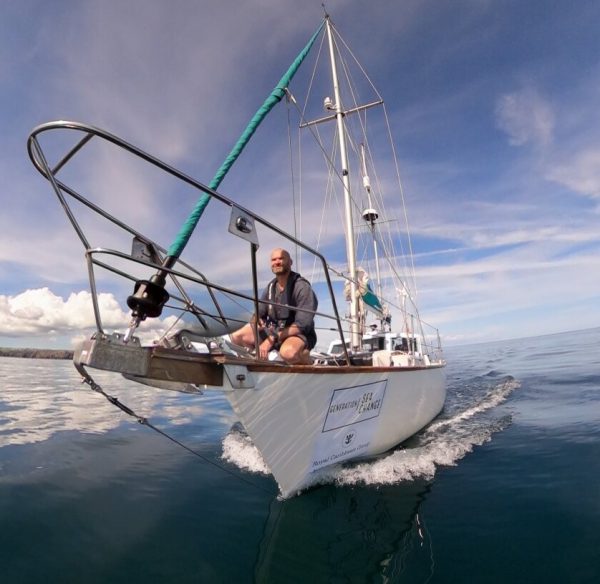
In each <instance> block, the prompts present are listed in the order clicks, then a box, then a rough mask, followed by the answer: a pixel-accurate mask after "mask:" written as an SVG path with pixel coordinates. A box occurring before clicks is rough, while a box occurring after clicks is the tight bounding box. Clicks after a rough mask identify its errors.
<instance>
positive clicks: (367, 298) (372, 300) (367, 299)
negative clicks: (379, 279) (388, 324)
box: [362, 282, 383, 314]
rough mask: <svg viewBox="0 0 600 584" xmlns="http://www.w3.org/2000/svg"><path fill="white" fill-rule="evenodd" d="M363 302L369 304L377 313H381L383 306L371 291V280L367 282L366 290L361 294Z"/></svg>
mask: <svg viewBox="0 0 600 584" xmlns="http://www.w3.org/2000/svg"><path fill="white" fill-rule="evenodd" d="M362 299H363V302H364V303H365V304H366V305H367V306H369V307H370V308H371V309H372V310H374V311H375V312H377V313H378V314H383V306H381V302H380V300H379V298H377V296H376V295H375V293H374V292H373V289H372V288H371V282H367V286H366V290H365V291H364V293H363V294H362Z"/></svg>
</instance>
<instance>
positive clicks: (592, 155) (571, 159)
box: [547, 148, 600, 199]
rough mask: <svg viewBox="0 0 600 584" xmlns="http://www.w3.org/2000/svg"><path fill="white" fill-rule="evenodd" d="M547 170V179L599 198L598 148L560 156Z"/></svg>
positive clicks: (599, 165) (599, 151) (599, 150)
mask: <svg viewBox="0 0 600 584" xmlns="http://www.w3.org/2000/svg"><path fill="white" fill-rule="evenodd" d="M560 160H561V162H560V163H557V164H556V165H555V166H552V167H551V168H549V169H548V171H547V177H548V179H549V180H552V181H555V182H557V183H559V184H562V185H564V186H566V187H568V188H569V189H571V190H573V191H575V192H576V193H580V194H582V195H587V196H590V197H592V198H595V199H598V198H600V149H599V148H590V149H586V150H583V151H580V152H576V153H573V154H571V155H570V156H568V157H567V158H566V159H565V158H564V157H561V158H560Z"/></svg>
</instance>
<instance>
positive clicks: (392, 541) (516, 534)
mask: <svg viewBox="0 0 600 584" xmlns="http://www.w3.org/2000/svg"><path fill="white" fill-rule="evenodd" d="M599 349H600V329H590V330H586V331H578V332H571V333H561V334H557V335H550V336H544V337H536V338H527V339H519V340H512V341H503V342H497V343H487V344H481V345H471V346H466V347H457V348H451V349H449V350H447V355H446V356H447V359H448V361H449V365H448V398H447V402H446V405H445V408H444V411H443V412H442V414H441V415H440V417H438V418H437V419H436V420H435V421H434V422H433V423H432V424H431V425H430V426H429V427H428V428H426V429H425V430H424V431H422V432H421V433H420V434H419V435H417V436H415V437H413V438H412V439H410V440H409V441H408V442H407V443H405V444H404V445H402V447H400V448H397V449H395V450H394V451H393V452H390V453H387V454H386V455H384V456H382V457H380V458H379V459H377V460H375V461H370V462H368V463H360V464H351V465H347V466H343V467H340V468H336V469H333V470H332V471H331V472H330V473H329V474H328V476H327V477H326V484H324V485H322V486H319V487H317V488H314V489H311V490H309V491H307V492H305V493H303V494H302V495H300V496H299V497H295V498H293V499H290V500H287V501H280V500H278V499H277V496H276V486H275V483H274V481H273V480H272V478H271V477H270V476H269V475H268V474H267V473H266V471H265V468H264V463H262V460H261V459H260V455H259V454H258V453H257V452H256V450H255V449H254V447H253V445H252V444H251V443H250V442H249V441H248V439H247V438H246V437H245V436H244V434H243V432H241V431H240V429H239V427H238V426H237V425H236V424H235V422H236V420H235V418H234V417H233V414H232V413H231V411H230V410H229V409H228V406H227V404H226V402H225V401H224V400H223V399H222V398H221V397H220V396H219V395H218V394H211V393H206V394H205V395H204V396H201V397H198V396H186V395H180V394H176V393H171V392H161V391H158V390H154V389H152V388H148V387H144V386H139V385H136V384H133V383H130V382H127V381H124V380H122V379H121V378H120V377H119V376H116V375H113V374H108V373H98V374H95V375H94V376H95V377H96V379H97V381H98V382H99V383H100V384H101V385H102V386H103V388H104V389H105V390H106V391H107V392H108V393H110V394H111V395H116V396H118V397H119V399H120V400H121V401H123V402H124V403H126V404H127V405H129V406H130V407H132V408H133V409H134V410H135V411H136V412H137V413H138V414H140V415H143V416H147V417H148V418H149V419H150V420H151V422H152V423H153V424H154V425H156V426H157V427H158V428H160V429H161V430H164V431H165V432H167V433H168V434H169V435H170V436H172V437H173V438H175V439H176V440H179V441H181V442H182V443H184V444H185V445H187V446H188V447H189V448H191V449H193V450H194V452H195V454H192V453H190V452H188V451H186V450H184V449H183V448H181V447H179V446H177V445H176V444H175V443H173V442H171V441H169V440H167V439H165V438H164V437H163V436H161V435H159V434H158V433H156V432H153V431H152V430H151V429H149V428H147V427H145V426H143V425H140V424H138V423H136V422H135V420H133V419H132V418H131V417H128V416H127V415H125V414H124V413H122V412H121V411H119V410H118V409H116V408H115V407H114V406H112V405H111V404H110V403H108V401H106V400H105V399H104V398H103V397H102V396H101V395H98V394H97V393H94V392H92V391H91V390H90V389H87V386H83V385H82V384H81V383H80V381H79V376H78V374H77V372H76V371H75V370H74V368H73V366H72V364H71V363H70V362H62V361H42V360H30V359H12V358H2V359H0V380H1V388H0V526H1V529H0V574H1V576H0V578H1V582H2V583H7V584H8V583H19V584H21V583H23V584H25V583H38V582H61V583H62V582H65V583H68V582H85V583H96V582H98V583H100V582H102V583H119V582H123V583H125V582H126V583H129V584H131V583H137V582H177V583H187V582H193V583H205V582H206V583H212V582H227V583H231V582H233V583H238V582H239V583H245V582H248V583H250V582H267V583H279V582H282V583H288V582H291V583H294V582H298V583H311V584H315V583H320V582H324V583H329V582H332V583H342V582H343V583H345V582H349V583H354V582H356V583H365V582H382V583H383V582H402V583H429V582H432V583H435V582H452V583H457V582H468V583H488V582H489V583H501V582H502V583H504V582H510V583H515V582H517V583H518V582H523V583H554V582H556V583H590V584H591V583H597V582H600V350H599Z"/></svg>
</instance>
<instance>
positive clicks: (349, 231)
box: [325, 15, 361, 349]
mask: <svg viewBox="0 0 600 584" xmlns="http://www.w3.org/2000/svg"><path fill="white" fill-rule="evenodd" d="M325 23H326V30H327V41H328V44H329V57H330V60H331V77H332V81H333V93H334V99H335V103H333V104H329V105H328V109H332V110H333V111H334V112H335V118H336V122H337V129H338V140H339V147H340V164H341V170H342V183H343V186H344V220H345V222H346V256H347V258H348V272H349V276H350V298H351V299H350V341H351V345H352V348H353V349H356V348H359V347H360V344H361V342H360V326H359V306H358V302H359V299H358V293H357V292H358V291H357V286H356V251H355V245H354V224H353V222H352V200H351V197H350V177H349V175H348V153H347V150H346V128H345V125H344V115H345V114H344V111H343V106H342V99H341V96H340V86H339V80H338V75H337V62H336V57H335V48H334V43H333V33H332V32H331V22H330V20H329V15H327V16H326V17H325Z"/></svg>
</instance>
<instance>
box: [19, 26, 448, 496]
mask: <svg viewBox="0 0 600 584" xmlns="http://www.w3.org/2000/svg"><path fill="white" fill-rule="evenodd" d="M319 38H320V39H321V48H322V49H324V52H325V53H326V54H328V57H329V67H328V68H329V71H328V73H329V75H330V81H331V90H332V94H331V95H332V97H326V98H325V100H324V106H325V110H326V112H325V115H324V116H323V117H321V118H318V119H314V120H308V119H307V118H306V116H305V114H304V113H303V112H301V121H300V123H299V128H300V129H301V130H303V131H308V132H309V133H311V134H312V135H313V136H319V137H320V136H321V130H320V129H319V128H321V127H322V126H325V125H326V124H332V125H333V136H334V144H335V145H334V147H333V150H332V152H333V154H332V155H331V156H330V155H329V154H325V153H324V150H323V149H322V148H323V147H322V146H320V148H321V149H322V150H321V152H322V154H323V158H324V159H325V161H326V166H327V167H328V169H329V177H330V178H328V179H327V182H328V183H329V184H332V182H334V181H335V182H336V183H337V184H339V185H340V190H341V192H342V198H343V211H342V215H343V217H344V229H343V232H344V236H345V239H346V244H345V252H346V262H345V264H346V266H345V267H341V268H340V267H339V265H338V263H336V261H338V260H339V257H338V259H336V261H333V260H329V259H328V258H327V257H326V256H325V254H324V253H322V251H321V250H320V249H318V247H317V246H316V245H312V244H310V243H309V242H306V241H304V240H303V239H301V238H299V237H297V235H296V234H292V233H289V232H288V231H286V230H285V229H282V228H280V227H278V226H277V225H275V224H274V222H271V221H268V220H267V219H265V218H264V217H263V216H261V215H259V214H258V213H256V212H255V211H253V210H252V209H250V208H249V207H248V206H243V205H241V204H240V203H239V202H238V201H237V200H236V198H235V197H229V196H226V195H225V194H223V193H222V192H221V191H220V190H218V187H219V185H220V183H221V181H222V179H223V177H224V176H225V174H227V172H228V170H229V168H231V166H232V165H233V163H234V162H235V160H236V158H237V156H239V153H240V152H241V151H242V150H243V149H244V148H245V146H246V144H247V143H248V142H249V140H250V138H251V137H252V135H253V134H254V132H255V131H256V129H257V128H258V126H259V125H260V123H261V121H262V119H263V118H264V117H265V116H266V115H267V113H268V110H270V109H271V108H273V107H275V106H277V105H278V104H279V103H280V102H286V103H288V104H294V103H297V100H296V98H295V96H294V95H293V93H292V91H291V80H292V78H293V77H294V75H295V73H296V71H297V70H298V68H299V67H300V65H301V63H302V62H303V61H304V60H305V59H306V56H307V55H308V54H309V52H310V51H311V49H312V48H313V45H316V41H317V39H319ZM340 39H341V37H339V33H338V32H337V29H336V28H335V26H334V25H333V23H332V21H331V18H330V17H329V15H325V18H324V19H323V22H322V23H321V25H320V26H319V28H318V29H317V31H316V32H315V33H314V35H313V36H312V37H311V39H310V40H309V42H308V44H307V45H306V46H305V47H304V49H303V50H302V51H301V53H300V55H299V56H298V58H297V59H296V60H295V61H294V63H293V64H292V66H291V67H290V69H288V71H287V72H286V73H285V75H284V76H283V77H282V79H281V81H280V82H279V83H278V85H277V86H276V88H275V89H274V90H273V92H272V93H271V94H270V95H269V97H268V98H267V100H266V101H265V103H264V104H263V106H262V107H261V108H259V110H258V112H257V113H256V115H255V116H254V117H253V118H252V120H251V122H250V124H249V125H248V127H247V128H246V130H245V131H244V133H243V134H242V137H241V138H240V140H239V141H238V142H237V143H236V144H235V146H234V148H233V150H232V151H231V153H230V155H229V156H228V157H227V158H226V160H225V162H224V164H223V166H222V167H221V168H220V169H219V171H218V172H217V174H216V175H215V177H214V178H213V180H212V181H211V182H210V183H209V184H208V185H205V184H203V183H202V182H200V181H198V180H196V179H195V178H192V177H191V176H189V175H188V174H186V173H184V172H182V171H180V170H178V169H176V168H174V167H173V166H171V165H169V164H167V163H166V162H164V161H162V160H160V159H158V158H156V157H154V156H152V155H151V154H149V153H147V152H145V151H143V150H141V149H139V148H137V147H136V146H134V145H132V144H130V143H128V142H126V141H125V140H123V139H121V138H119V137H117V136H115V135H113V134H111V133H109V132H107V131H105V130H102V129H100V128H97V127H94V126H91V125H88V124H83V123H79V122H71V121H56V122H49V123H46V124H43V125H41V126H38V127H37V128H35V129H34V130H33V131H32V133H31V135H30V137H29V140H28V151H29V156H30V158H31V160H32V162H33V164H34V166H35V167H36V169H37V170H38V171H39V172H40V173H41V174H42V175H43V177H45V178H46V179H47V180H48V181H49V182H50V184H51V187H52V190H53V192H54V193H55V194H56V196H57V197H58V200H59V202H60V204H61V206H62V207H63V209H64V211H65V212H66V214H67V217H68V219H69V221H70V222H71V224H72V226H73V227H74V229H75V231H76V233H77V235H78V237H79V239H80V240H81V242H82V244H83V246H84V248H85V257H86V262H87V268H88V276H89V282H90V291H91V298H92V305H93V311H94V317H95V322H96V331H95V332H94V333H93V334H92V335H91V336H90V337H89V338H88V339H87V340H85V341H84V342H83V343H82V344H81V346H80V347H79V348H78V349H77V350H76V351H75V356H74V363H75V366H76V367H77V369H78V370H79V371H80V372H81V374H82V376H83V378H84V380H85V381H87V382H88V383H89V384H90V385H91V386H92V388H94V389H97V388H98V387H99V386H98V385H97V384H96V383H95V381H94V380H93V378H92V374H91V372H90V370H91V369H100V370H108V371H113V372H117V373H120V374H122V375H124V376H125V377H126V378H128V379H131V380H134V381H138V382H140V383H141V384H142V385H141V386H140V391H151V390H149V389H148V388H147V387H145V386H153V387H156V388H162V389H168V390H177V391H182V392H185V393H192V394H198V395H201V394H202V393H203V392H205V391H219V392H222V394H223V395H224V396H225V397H226V399H227V400H228V401H229V403H230V405H231V407H232V408H233V411H234V412H235V414H236V416H237V418H238V419H239V422H240V423H241V424H242V426H243V428H244V430H245V432H246V433H247V435H248V436H249V438H250V439H251V440H252V443H253V444H254V445H255V446H256V448H257V449H258V450H259V451H260V453H261V455H262V457H263V459H264V462H265V464H266V465H267V466H268V468H269V469H270V471H271V472H272V474H273V477H274V479H275V480H276V482H277V484H278V486H279V490H280V496H281V497H282V498H288V497H291V496H294V495H295V494H297V493H299V492H301V491H302V490H304V489H306V488H307V487H309V486H311V485H314V484H316V483H318V482H319V480H321V479H320V477H321V475H322V474H323V472H324V471H326V470H328V469H329V467H331V466H332V465H337V464H340V463H347V462H348V461H352V460H357V459H367V458H370V457H374V456H377V455H380V454H382V453H385V452H386V451H388V450H389V449H391V448H393V447H395V446H397V445H399V444H400V443H402V442H403V441H404V440H406V439H407V438H408V437H410V436H412V435H413V434H415V433H416V432H418V431H419V430H421V429H422V428H423V427H425V426H426V425H427V424H429V423H430V422H431V421H432V420H433V419H434V418H435V417H436V416H437V415H438V414H439V412H440V411H441V409H442V408H443V405H444V401H445V395H446V386H445V361H444V357H443V352H442V348H441V343H440V337H439V334H438V333H437V330H436V329H433V328H432V327H429V325H426V324H425V323H424V322H423V320H422V319H421V317H420V314H419V312H418V310H417V308H416V306H415V293H414V291H412V290H411V288H410V286H409V284H408V283H407V281H406V280H405V279H403V278H402V276H401V275H400V271H399V269H397V268H396V267H395V266H396V264H395V263H394V260H397V259H398V257H399V256H401V255H403V254H399V253H393V245H391V244H390V242H392V240H391V239H390V240H385V239H384V236H383V235H382V233H383V229H384V228H388V227H390V226H391V225H392V226H393V225H394V222H390V221H387V220H384V218H383V217H382V216H381V210H380V209H378V208H377V199H376V193H375V189H374V188H372V186H371V181H370V178H369V174H368V167H369V165H370V157H371V155H372V152H373V151H372V150H371V149H370V146H369V143H368V142H361V141H358V140H356V138H355V137H354V136H351V135H350V134H349V133H348V129H347V127H348V124H349V123H350V122H351V120H352V119H354V120H357V121H359V125H361V126H366V124H365V120H366V118H365V116H366V112H367V111H368V110H369V111H370V110H371V109H374V108H381V107H383V100H381V99H375V100H374V101H371V102H369V103H366V104H364V105H360V104H359V105H355V104H352V105H346V104H347V102H345V101H344V99H345V98H344V97H343V96H342V93H341V91H342V89H341V88H342V83H341V82H340V75H339V71H340V70H341V71H344V72H345V71H346V69H344V68H341V67H343V66H342V65H341V61H340V58H341V51H340V49H341V48H342V47H343V46H345V43H343V42H342V41H341V40H340ZM340 68H341V69H340ZM284 98H285V99H284ZM56 134H61V137H60V138H59V139H56V138H55V135H56ZM50 137H52V138H50ZM73 138H74V139H73ZM65 144H67V149H66V150H64V145H65ZM94 148H97V149H98V151H97V152H96V151H94V150H93V149H94ZM56 149H58V151H59V154H58V155H57V154H56ZM109 150H110V151H111V153H112V152H113V151H114V150H116V151H117V154H115V156H123V157H126V158H127V160H133V161H134V166H135V168H136V169H138V168H141V167H144V168H146V167H149V168H150V169H151V172H153V173H154V174H153V175H152V176H155V175H156V176H160V177H161V178H159V179H156V180H154V179H153V181H154V183H155V184H157V185H162V182H161V181H162V180H163V179H164V180H165V181H166V180H167V179H168V181H169V184H170V185H174V186H170V187H169V189H170V192H175V191H177V192H178V193H179V192H184V191H185V192H186V193H189V192H193V193H196V196H197V197H198V198H197V202H196V204H195V206H194V208H193V210H192V213H191V214H190V216H189V217H188V219H187V220H186V221H185V223H184V226H183V227H182V229H181V230H180V232H179V233H178V234H177V236H176V238H175V240H174V242H173V243H172V244H171V246H170V247H168V248H167V247H165V246H163V245H161V243H159V242H157V241H156V240H155V239H156V238H152V237H150V235H148V234H146V233H143V232H142V230H141V229H138V228H137V227H133V226H130V225H129V224H128V223H126V222H125V220H124V219H123V218H122V217H116V216H115V215H114V214H111V213H110V212H109V211H108V210H106V209H104V208H103V207H102V206H101V205H100V204H99V203H97V202H94V197H98V196H100V200H103V199H102V197H103V194H102V193H104V192H105V190H109V189H112V188H114V184H112V183H111V184H110V185H106V187H105V190H103V185H102V184H99V185H98V184H96V185H94V186H93V187H90V183H89V182H86V181H81V180H80V179H81V176H82V173H81V172H80V171H79V169H78V170H73V171H72V172H69V169H70V167H71V166H73V165H75V164H76V163H78V164H79V163H81V164H82V165H83V164H86V163H91V164H92V166H94V165H97V164H98V162H97V160H98V159H97V158H94V157H95V156H98V152H100V155H99V156H100V157H101V161H104V160H107V158H106V157H107V156H108V155H107V154H106V151H109ZM350 151H351V152H352V153H354V152H356V153H357V154H358V156H359V162H358V163H357V164H356V165H355V166H351V164H350V156H349V153H350ZM51 154H52V156H51ZM334 155H335V159H336V160H335V161H334ZM94 167H95V166H94ZM111 168H120V166H119V165H116V166H114V167H111ZM355 171H356V172H357V173H358V175H359V176H360V180H361V181H362V189H361V190H362V193H361V197H362V198H363V199H364V200H365V201H366V203H365V204H364V206H363V207H362V209H361V213H360V221H361V223H360V224H359V225H357V224H356V223H355V222H356V220H357V218H356V217H355V215H356V207H357V205H358V204H359V203H358V202H357V201H358V197H357V196H356V195H355V192H354V190H355V187H354V186H353V184H352V183H351V175H352V173H353V172H355ZM140 172H141V171H140ZM108 174H111V173H106V175H108ZM79 183H81V185H82V186H81V187H80V186H74V185H75V184H77V185H79ZM85 189H88V191H89V192H91V194H89V193H88V192H87V191H86V194H85V195H84V193H83V191H84V190H85ZM98 193H100V195H98ZM96 200H98V199H96ZM208 203H211V209H210V210H211V212H214V213H215V216H216V219H214V220H211V221H210V223H204V229H205V232H206V231H208V230H209V229H213V227H214V228H216V227H219V229H220V234H219V235H218V236H215V235H213V234H212V231H211V235H210V237H204V239H203V240H202V245H194V246H193V247H190V248H189V249H188V250H187V251H186V253H187V254H188V256H189V257H191V258H192V260H193V261H192V260H189V259H187V256H185V258H184V255H183V251H184V248H186V245H187V243H188V241H189V240H190V238H191V237H192V234H193V233H194V230H195V228H196V226H197V224H198V223H199V222H200V219H201V217H203V216H204V211H205V209H206V208H207V206H208ZM141 207H142V205H141V203H140V205H139V206H138V209H137V210H138V211H139V208H141ZM129 210H130V211H131V209H129ZM134 211H135V209H134ZM139 216H140V213H137V215H136V213H135V212H134V219H135V218H136V217H137V218H139ZM90 217H92V218H96V219H99V220H101V221H100V222H101V223H102V224H103V225H104V227H103V228H95V227H94V228H93V229H92V230H91V233H92V235H93V237H104V236H107V235H108V234H109V232H110V234H111V237H112V236H113V235H112V234H113V232H114V234H115V235H114V244H113V245H112V246H111V247H108V246H100V247H98V246H95V245H93V244H92V241H91V237H88V235H87V233H88V231H86V230H87V229H88V221H89V219H90ZM220 222H222V223H221V224H220ZM329 223H330V224H331V221H330V222H329ZM336 225H337V223H336ZM215 226H216V227H215ZM365 235H366V236H369V237H370V238H371V242H372V243H371V244H370V246H369V249H370V251H371V252H373V255H374V256H375V264H374V266H375V267H374V275H373V276H371V275H369V274H368V273H367V270H366V269H365V268H364V267H363V265H359V264H360V263H361V262H363V260H364V257H365V256H360V258H359V257H358V250H357V241H358V240H359V239H360V238H364V236H365ZM359 236H360V237H359ZM329 239H331V237H330V238H329ZM262 241H268V242H277V244H278V245H279V246H280V247H282V248H283V247H285V248H287V249H293V250H295V251H296V253H300V254H301V255H302V257H303V258H309V259H310V261H311V262H312V265H313V285H314V286H315V288H318V290H319V309H318V310H317V311H315V312H314V315H313V316H314V318H315V323H317V328H318V330H321V331H326V332H328V334H330V335H331V336H332V338H331V341H330V343H329V346H328V347H321V348H320V349H319V350H318V351H313V353H312V354H311V362H310V363H308V364H294V365H290V364H287V363H285V362H281V361H280V360H263V359H260V358H259V356H258V355H256V354H254V353H253V352H251V351H244V350H243V349H241V348H239V347H236V346H234V345H232V344H231V343H230V342H229V341H228V339H229V337H228V336H227V335H228V333H231V332H232V331H234V330H235V329H237V328H239V327H240V325H241V324H243V323H244V322H246V319H247V318H248V317H249V316H250V315H251V314H252V313H254V314H258V312H259V307H260V292H261V289H262V286H261V285H260V284H261V282H260V280H259V267H258V266H259V262H258V259H257V258H258V257H259V248H260V247H261V244H262ZM223 248H227V249H228V253H229V257H232V258H233V257H235V258H236V261H238V259H239V258H241V257H242V256H243V258H244V262H245V268H244V270H243V272H241V273H237V272H236V274H235V276H236V278H237V279H238V280H239V281H235V282H232V279H235V278H233V276H232V274H231V271H230V272H229V273H228V278H225V281H219V280H217V279H216V278H215V277H213V276H212V275H211V273H209V272H213V273H214V272H219V270H218V269H217V266H215V261H214V258H215V257H217V256H218V254H219V250H222V249H223ZM235 250H237V251H235ZM384 256H385V257H386V259H385V260H384ZM387 256H391V257H387ZM336 257H337V256H336ZM217 263H218V262H217ZM306 264H307V261H306V259H305V265H306ZM236 265H239V261H238V263H237V264H236ZM196 266H200V267H196ZM315 274H316V275H315ZM221 275H222V274H221ZM386 282H391V283H392V284H391V288H392V290H393V294H396V296H397V297H399V298H400V300H396V299H395V298H392V299H390V298H389V297H388V298H386V296H385V292H384V288H385V283H386ZM132 286H133V292H131V287H132ZM126 288H128V289H129V292H130V293H129V295H128V296H127V305H128V307H129V308H130V309H131V316H130V321H129V322H123V323H121V324H120V325H119V326H117V327H115V326H114V325H115V323H114V322H112V321H111V322H110V325H111V326H112V327H113V328H117V330H113V331H110V330H109V326H108V325H107V324H106V323H107V322H108V320H110V319H107V317H106V316H105V315H103V302H102V294H103V293H105V292H110V293H112V294H115V295H116V294H119V293H122V294H123V295H125V294H126V292H125V289H126ZM339 293H342V294H343V295H344V299H345V300H346V301H347V303H348V304H347V306H348V309H347V312H341V311H340V309H339V308H338V305H339V300H337V299H336V297H338V298H339ZM288 308H289V307H288ZM394 311H396V312H397V313H398V314H399V316H398V321H399V324H398V325H397V326H398V328H397V329H395V328H394V326H395V325H396V320H395V319H396V316H395V315H393V314H392V313H394ZM167 321H168V322H169V323H170V324H172V326H171V328H170V329H169V333H168V334H165V335H163V336H162V337H161V338H159V339H158V340H156V341H154V342H152V343H146V342H142V336H143V335H142V333H143V332H144V330H146V329H147V328H148V327H149V326H150V325H149V323H152V322H162V323H167ZM117 324H118V323H117ZM144 327H146V329H145V328H144ZM255 332H256V334H258V331H255ZM190 399H191V398H190Z"/></svg>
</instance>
